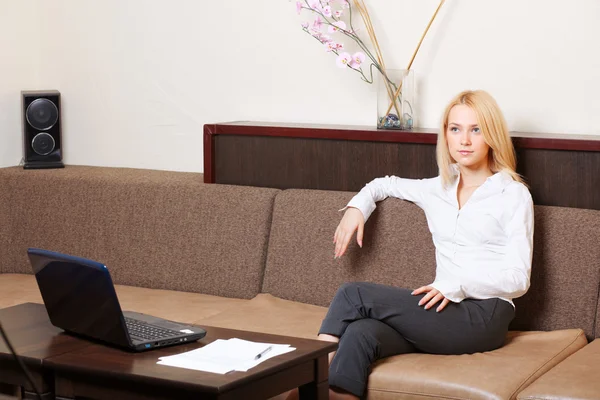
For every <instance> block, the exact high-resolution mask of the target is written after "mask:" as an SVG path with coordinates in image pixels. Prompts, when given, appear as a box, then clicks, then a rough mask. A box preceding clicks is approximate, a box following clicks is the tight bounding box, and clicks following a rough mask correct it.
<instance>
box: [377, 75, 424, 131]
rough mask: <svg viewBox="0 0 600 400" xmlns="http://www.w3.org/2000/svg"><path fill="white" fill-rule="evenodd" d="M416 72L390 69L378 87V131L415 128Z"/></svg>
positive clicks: (381, 77) (382, 77) (380, 76)
mask: <svg viewBox="0 0 600 400" xmlns="http://www.w3.org/2000/svg"><path fill="white" fill-rule="evenodd" d="M414 75H415V74H414V71H413V70H412V69H411V70H406V69H388V70H386V71H385V74H380V75H379V78H380V79H379V83H378V85H377V129H412V128H413V126H414V117H415V112H414V111H415V110H414V98H415V78H414Z"/></svg>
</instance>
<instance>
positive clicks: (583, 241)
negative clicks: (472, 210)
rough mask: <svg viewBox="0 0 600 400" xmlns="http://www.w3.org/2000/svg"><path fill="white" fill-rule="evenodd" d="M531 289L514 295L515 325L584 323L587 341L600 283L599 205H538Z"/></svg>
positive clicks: (548, 326)
mask: <svg viewBox="0 0 600 400" xmlns="http://www.w3.org/2000/svg"><path fill="white" fill-rule="evenodd" d="M534 212H535V234H534V245H533V267H532V269H531V288H530V289H529V291H528V292H527V293H526V294H525V296H523V297H521V298H518V299H516V300H515V306H516V316H515V319H514V321H513V323H512V324H511V327H510V328H511V329H512V330H542V331H546V330H554V329H567V328H581V329H583V330H584V331H585V333H586V336H587V338H588V340H589V341H591V340H593V339H594V338H595V337H598V336H600V331H598V329H594V325H595V323H594V321H595V320H596V313H597V304H598V290H599V288H600V246H598V238H600V210H584V209H580V208H567V207H551V206H535V211H534Z"/></svg>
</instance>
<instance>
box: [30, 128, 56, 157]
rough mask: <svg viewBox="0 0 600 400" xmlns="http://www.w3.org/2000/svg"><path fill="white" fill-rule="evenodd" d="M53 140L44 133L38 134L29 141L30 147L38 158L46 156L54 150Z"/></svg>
mask: <svg viewBox="0 0 600 400" xmlns="http://www.w3.org/2000/svg"><path fill="white" fill-rule="evenodd" d="M54 145H55V142H54V138H53V137H52V136H51V135H49V134H47V133H46V132H42V133H38V134H37V135H35V136H34V138H33V140H32V141H31V147H32V148H33V151H35V152H36V153H37V154H39V155H40V156H47V155H48V154H50V153H52V151H53V150H54Z"/></svg>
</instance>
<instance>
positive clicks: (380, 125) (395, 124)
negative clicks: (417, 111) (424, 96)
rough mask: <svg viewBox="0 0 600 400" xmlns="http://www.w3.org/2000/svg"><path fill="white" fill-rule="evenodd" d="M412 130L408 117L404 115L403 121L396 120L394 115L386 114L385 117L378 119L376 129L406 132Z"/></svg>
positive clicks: (410, 119)
mask: <svg viewBox="0 0 600 400" xmlns="http://www.w3.org/2000/svg"><path fill="white" fill-rule="evenodd" d="M412 128H413V120H412V118H411V117H410V115H404V120H401V119H400V118H398V116H397V115H396V114H392V113H390V114H388V115H387V116H385V117H379V120H378V121H377V129H396V130H408V129H412Z"/></svg>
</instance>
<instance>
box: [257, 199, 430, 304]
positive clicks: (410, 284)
mask: <svg viewBox="0 0 600 400" xmlns="http://www.w3.org/2000/svg"><path fill="white" fill-rule="evenodd" d="M353 195H354V193H349V192H333V191H318V190H295V189H294V190H285V191H283V192H282V193H279V194H278V195H277V197H276V199H275V206H274V209H273V222H272V227H271V236H270V238H269V252H268V255H267V265H266V268H265V277H264V283H263V289H262V291H263V292H266V293H271V294H273V295H274V296H277V297H280V298H284V299H289V300H294V301H299V302H302V303H309V304H315V305H320V306H327V305H329V302H330V301H331V299H332V297H333V295H334V294H335V292H336V290H337V288H338V287H339V286H340V285H341V284H342V283H344V282H349V281H370V282H379V283H386V284H389V285H396V286H400V287H406V288H413V289H414V288H417V287H419V286H422V285H425V284H428V283H431V282H432V281H433V278H434V274H435V253H434V247H433V243H432V241H431V234H430V233H429V230H428V228H427V222H426V220H425V214H424V213H423V211H422V210H421V209H420V208H419V207H417V206H416V205H414V204H412V203H409V202H406V201H401V200H398V199H387V200H385V201H383V202H382V203H380V204H379V205H378V208H377V211H376V212H375V213H373V215H372V216H371V218H369V220H368V221H367V223H366V226H365V233H364V240H363V248H362V249H361V248H359V247H358V245H357V244H356V239H355V238H353V239H352V241H351V243H350V245H349V247H348V251H347V252H346V254H345V255H344V256H343V257H342V258H339V259H337V260H334V258H333V254H334V245H333V233H334V231H335V228H336V226H337V225H338V224H339V222H340V219H341V217H342V216H343V213H341V212H338V210H339V209H340V208H341V207H343V206H345V205H346V203H348V201H350V199H351V198H352V196H353Z"/></svg>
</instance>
